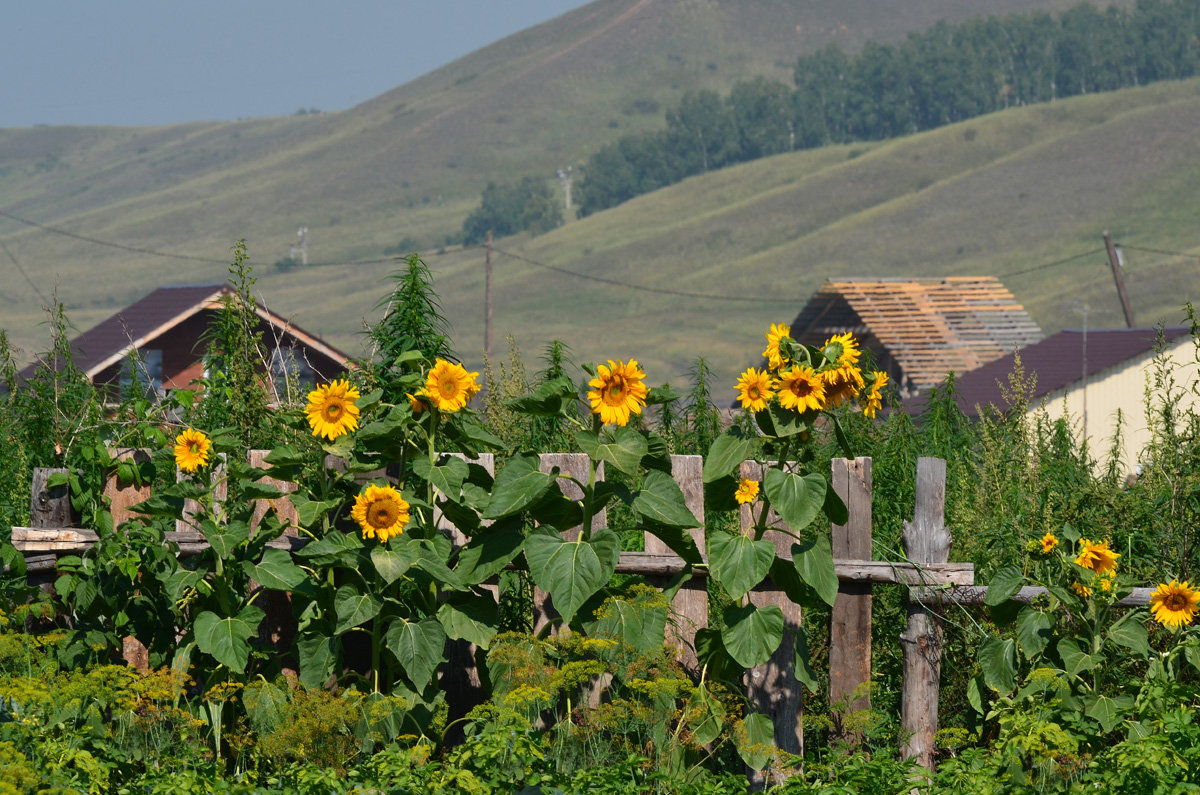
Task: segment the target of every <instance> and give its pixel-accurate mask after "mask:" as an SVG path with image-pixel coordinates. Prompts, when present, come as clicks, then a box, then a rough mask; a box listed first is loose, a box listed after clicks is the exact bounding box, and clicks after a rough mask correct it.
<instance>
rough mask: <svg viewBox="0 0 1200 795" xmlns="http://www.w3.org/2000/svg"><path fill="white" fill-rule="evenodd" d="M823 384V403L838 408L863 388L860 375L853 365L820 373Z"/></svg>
mask: <svg viewBox="0 0 1200 795" xmlns="http://www.w3.org/2000/svg"><path fill="white" fill-rule="evenodd" d="M821 378H822V380H823V381H824V382H825V402H826V404H827V405H829V406H834V407H837V406H840V405H842V404H843V403H845V402H846V401H848V400H850V399H851V398H853V397H854V396H855V395H857V394H858V393H859V392H860V391H861V390H862V388H863V383H864V382H863V377H862V373H861V372H860V371H859V369H858V368H857V367H855V366H854V365H847V366H845V367H839V368H837V369H836V370H826V371H825V372H823V373H821Z"/></svg>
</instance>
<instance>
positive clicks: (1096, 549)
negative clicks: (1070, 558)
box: [1075, 538, 1121, 574]
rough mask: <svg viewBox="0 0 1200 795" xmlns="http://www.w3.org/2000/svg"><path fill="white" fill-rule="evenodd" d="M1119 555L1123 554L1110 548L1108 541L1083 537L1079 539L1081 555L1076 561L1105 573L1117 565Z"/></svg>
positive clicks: (1092, 569)
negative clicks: (1090, 539)
mask: <svg viewBox="0 0 1200 795" xmlns="http://www.w3.org/2000/svg"><path fill="white" fill-rule="evenodd" d="M1119 557H1121V554H1120V553H1119V552H1113V551H1112V550H1111V549H1109V548H1108V542H1107V541H1089V540H1088V539H1086V538H1081V539H1080V540H1079V557H1077V558H1075V562H1076V563H1078V564H1079V565H1080V566H1083V567H1084V568H1085V569H1089V570H1091V571H1094V572H1096V573H1097V574H1104V573H1105V572H1109V571H1112V570H1113V569H1115V568H1116V567H1117V558H1119Z"/></svg>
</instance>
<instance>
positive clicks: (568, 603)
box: [525, 527, 621, 624]
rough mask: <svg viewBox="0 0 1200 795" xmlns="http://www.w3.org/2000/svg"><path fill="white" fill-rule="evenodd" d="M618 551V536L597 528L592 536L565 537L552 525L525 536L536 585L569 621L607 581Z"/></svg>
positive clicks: (613, 568) (619, 548)
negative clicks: (548, 595) (586, 537)
mask: <svg viewBox="0 0 1200 795" xmlns="http://www.w3.org/2000/svg"><path fill="white" fill-rule="evenodd" d="M620 555H621V539H620V538H619V537H618V536H617V534H616V533H614V532H612V531H611V530H597V531H595V532H594V533H593V534H592V538H591V540H588V541H585V540H584V539H583V537H582V536H580V538H578V539H576V540H575V541H566V540H564V539H563V537H562V536H561V535H560V534H559V533H558V531H557V530H555V529H554V528H552V527H541V528H538V529H537V530H535V531H533V532H532V533H530V534H529V536H528V538H526V540H525V559H526V560H527V561H528V562H529V573H530V575H531V576H532V577H533V581H534V582H535V583H537V585H538V587H539V588H541V589H542V590H544V591H549V592H550V595H551V596H552V597H554V608H555V609H556V610H557V611H558V612H559V614H560V615H561V616H562V617H563V621H564V622H566V623H568V624H569V623H571V620H572V619H573V618H574V617H575V612H576V611H577V610H578V609H579V608H580V606H582V605H583V603H584V602H586V601H587V600H588V598H589V597H591V596H592V595H593V594H595V593H596V592H598V591H599V590H600V589H601V588H603V587H604V586H605V585H607V584H608V580H609V578H610V577H612V574H613V571H614V570H615V569H616V567H617V559H618V558H619V557H620Z"/></svg>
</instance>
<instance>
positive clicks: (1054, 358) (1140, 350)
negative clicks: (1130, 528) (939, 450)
mask: <svg viewBox="0 0 1200 795" xmlns="http://www.w3.org/2000/svg"><path fill="white" fill-rule="evenodd" d="M1159 339H1160V336H1159V330H1158V329H1154V328H1119V329H1087V330H1081V329H1066V330H1064V331H1060V332H1058V333H1057V334H1054V335H1051V336H1049V337H1047V338H1046V339H1044V340H1042V341H1041V342H1039V343H1037V344H1035V345H1030V346H1028V347H1026V348H1022V349H1021V350H1020V351H1017V352H1016V354H1015V355H1014V354H1012V353H1010V354H1008V355H1006V356H1003V357H1001V358H999V359H996V360H995V361H992V362H989V363H988V364H986V365H984V366H982V367H979V368H977V369H975V370H972V371H970V372H968V373H963V374H962V375H961V376H958V377H956V378H955V381H954V387H955V400H956V402H957V403H958V407H959V409H960V410H962V411H963V413H965V414H966V415H967V416H970V417H977V416H979V414H980V413H981V412H982V411H984V410H987V409H988V407H989V406H990V407H993V408H994V409H995V410H997V411H1000V412H1007V411H1011V407H1010V406H1009V404H1008V402H1007V401H1006V400H1005V395H1004V393H1005V390H1006V389H1007V388H1008V381H1009V375H1010V374H1011V373H1013V372H1014V370H1015V368H1016V357H1017V356H1019V357H1020V360H1021V371H1022V373H1023V374H1024V376H1025V378H1026V379H1028V380H1029V381H1031V382H1032V386H1031V388H1030V389H1029V391H1028V393H1027V394H1026V397H1027V398H1028V399H1029V403H1030V406H1029V409H1028V413H1029V415H1030V416H1031V417H1032V416H1033V415H1034V414H1036V413H1038V412H1045V415H1044V416H1046V417H1047V418H1048V419H1051V420H1057V419H1060V418H1061V419H1066V420H1067V421H1068V422H1069V423H1070V424H1071V427H1072V428H1073V429H1074V430H1075V432H1076V438H1079V439H1083V440H1087V443H1088V447H1089V449H1090V450H1091V451H1092V453H1093V455H1096V456H1097V457H1100V456H1101V455H1102V454H1103V453H1104V452H1106V451H1107V450H1109V449H1110V447H1111V442H1112V439H1113V437H1114V435H1115V433H1116V430H1117V416H1118V413H1119V414H1120V417H1121V420H1120V423H1121V458H1120V460H1121V463H1122V465H1123V466H1124V468H1125V471H1127V472H1133V471H1135V470H1136V467H1137V462H1138V457H1139V455H1140V454H1141V452H1142V451H1143V450H1144V449H1145V448H1146V446H1147V445H1148V444H1149V443H1150V440H1151V436H1152V434H1151V428H1150V421H1151V420H1150V417H1149V416H1148V411H1147V406H1146V396H1147V390H1149V392H1150V394H1151V396H1152V400H1154V399H1157V398H1158V396H1160V395H1161V394H1162V392H1163V390H1164V388H1165V387H1164V386H1163V385H1160V384H1158V383H1157V382H1156V380H1157V374H1158V372H1159V371H1160V370H1161V371H1165V372H1168V373H1170V375H1171V378H1173V379H1174V387H1173V390H1174V393H1175V394H1176V396H1178V397H1179V399H1180V400H1179V410H1180V411H1186V410H1187V409H1189V408H1191V407H1194V406H1195V405H1196V400H1197V396H1196V394H1195V393H1194V392H1193V391H1192V385H1193V384H1195V383H1196V378H1197V361H1196V354H1197V348H1196V344H1195V341H1194V340H1193V339H1192V336H1191V334H1190V329H1189V328H1188V327H1186V326H1176V327H1171V328H1164V329H1162V334H1161V353H1160V349H1159V346H1160V343H1159ZM1158 356H1161V358H1160V359H1157V361H1156V357H1158ZM920 402H921V398H918V399H917V400H916V401H913V402H911V403H910V404H909V409H910V411H914V412H919V411H920V408H921V406H920V405H919V404H920Z"/></svg>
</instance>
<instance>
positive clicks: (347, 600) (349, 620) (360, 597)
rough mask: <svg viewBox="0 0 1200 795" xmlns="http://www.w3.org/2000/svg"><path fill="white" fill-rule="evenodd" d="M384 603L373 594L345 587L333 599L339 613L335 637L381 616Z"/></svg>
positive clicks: (349, 586) (350, 586) (334, 607)
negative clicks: (380, 612)
mask: <svg viewBox="0 0 1200 795" xmlns="http://www.w3.org/2000/svg"><path fill="white" fill-rule="evenodd" d="M382 608H383V602H382V600H380V598H379V597H378V596H376V595H375V594H373V593H362V592H360V591H359V589H358V588H356V587H355V586H353V585H343V586H342V587H341V588H338V589H337V593H336V594H335V595H334V597H333V609H334V612H335V613H337V619H338V621H337V627H336V628H335V629H334V634H335V635H341V634H342V633H344V632H347V631H349V630H351V629H353V628H354V627H357V626H359V625H361V624H364V623H366V622H367V621H370V620H371V619H372V618H374V617H375V616H377V615H379V611H380V609H382Z"/></svg>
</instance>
